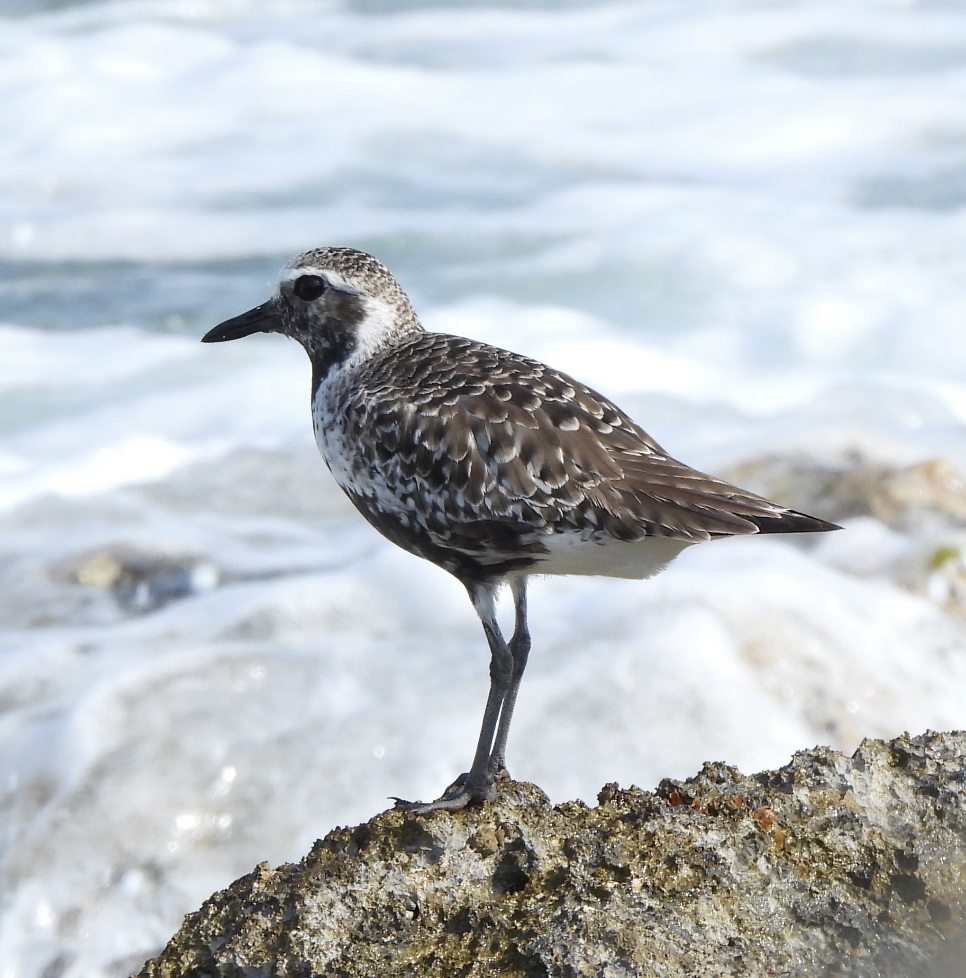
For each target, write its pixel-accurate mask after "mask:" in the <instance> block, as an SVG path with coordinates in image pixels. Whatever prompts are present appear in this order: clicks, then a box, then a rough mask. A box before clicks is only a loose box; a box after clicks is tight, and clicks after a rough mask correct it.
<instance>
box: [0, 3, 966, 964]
mask: <svg viewBox="0 0 966 978" xmlns="http://www.w3.org/2000/svg"><path fill="white" fill-rule="evenodd" d="M0 119H2V124H0V320H2V324H3V325H0V621H2V631H0V881H2V882H0V978H120V976H124V975H127V974H128V973H130V972H131V971H134V970H136V969H137V968H138V967H139V966H140V965H141V963H142V962H143V961H144V959H145V958H146V957H148V956H149V955H150V954H152V953H154V952H156V951H157V950H158V949H159V948H160V947H161V946H162V945H163V943H164V942H165V941H166V940H167V938H168V937H169V936H170V935H171V934H172V933H173V932H174V930H175V929H176V928H177V926H178V925H179V923H180V919H181V915H182V914H184V913H186V912H188V911H190V910H193V909H196V908H197V906H198V905H199V904H200V903H201V901H202V900H203V899H204V898H205V897H206V896H207V895H208V894H209V893H210V892H211V891H213V890H214V889H216V888H219V887H221V886H224V885H226V884H227V883H228V882H230V881H231V880H232V879H233V878H235V877H237V876H239V875H241V874H242V873H245V872H247V871H249V870H250V869H251V868H252V867H253V866H254V865H255V864H256V863H257V862H259V861H261V860H263V859H266V860H268V861H269V862H272V863H278V862H281V861H283V860H290V859H296V858H298V857H299V856H301V855H302V854H303V853H304V852H305V851H306V850H307V848H308V846H309V845H310V844H311V842H312V841H313V840H314V839H315V838H317V837H318V836H321V835H322V834H324V833H325V832H326V831H327V830H328V829H330V828H332V827H333V826H334V825H335V824H337V823H342V824H345V823H354V822H357V821H361V820H363V819H365V818H367V817H368V816H370V815H372V814H373V813H375V812H376V811H378V810H380V809H381V808H383V807H385V806H386V805H387V800H386V799H387V796H389V795H401V796H404V797H410V798H418V797H421V798H424V799H425V798H430V797H434V796H435V795H437V794H438V793H439V791H440V790H441V789H442V788H443V787H444V785H445V784H447V783H448V782H449V780H450V779H451V778H452V777H453V776H454V775H455V774H457V773H458V772H459V771H461V770H463V769H464V768H465V766H466V763H467V760H468V758H469V756H470V754H471V751H472V747H473V741H474V738H475V735H476V731H477V727H478V721H479V716H480V711H481V709H482V704H483V699H484V696H485V689H486V682H487V656H486V653H485V650H484V642H483V637H482V633H481V631H480V629H479V625H478V623H477V621H476V619H475V616H474V614H473V611H472V609H471V607H470V604H469V602H468V601H467V600H466V596H465V594H464V593H463V592H462V590H461V588H460V587H459V585H457V584H456V583H455V582H453V581H452V580H450V579H449V578H447V576H446V575H445V574H443V573H442V572H441V571H438V570H436V569H435V568H433V567H431V566H429V565H426V564H423V563H421V562H420V561H418V560H416V559H415V558H412V557H409V556H408V555H406V554H403V553H401V552H399V551H396V550H394V549H393V548H392V547H391V546H390V545H389V544H387V543H385V542H384V541H382V539H381V538H380V537H378V535H377V534H376V533H375V532H374V531H372V530H371V529H369V528H368V526H366V525H365V524H364V523H363V522H362V521H361V519H360V518H359V517H358V516H357V515H356V514H355V512H354V511H352V510H351V507H350V506H349V505H348V504H347V503H346V502H345V500H344V499H342V498H341V496H340V493H339V491H338V490H337V489H336V488H335V486H334V484H333V483H332V481H331V479H330V477H329V475H328V473H327V472H326V471H325V469H324V466H323V464H322V462H321V460H320V459H319V458H318V455H317V453H316V450H315V447H314V445H313V442H312V434H311V427H310V419H309V409H308V408H309V406H308V398H309V371H308V364H307V362H306V361H305V358H304V355H303V353H302V352H301V350H300V348H298V347H296V346H295V345H294V344H292V343H290V342H288V341H286V340H284V339H283V338H281V337H266V336H258V337H252V338H250V339H248V340H246V341H244V342H242V343H235V344H229V345H226V346H219V347H214V348H204V347H202V346H200V345H199V344H198V342H197V340H198V337H199V336H200V335H201V334H202V333H203V332H204V331H205V330H207V329H208V328H210V327H211V326H212V325H214V324H215V323H217V322H219V321H220V320H221V319H224V318H226V317H228V316H231V315H234V314H237V313H239V312H242V311H243V310H245V309H247V308H249V307H250V306H252V305H255V304H257V303H258V302H260V301H262V300H263V299H265V298H267V296H268V295H269V294H270V292H271V290H272V289H273V287H274V280H275V275H276V273H277V270H278V269H279V268H280V266H281V265H282V264H283V263H284V262H285V261H286V260H287V259H288V258H289V257H291V255H292V254H294V253H296V252H298V251H300V250H303V249H305V248H308V247H312V246H317V245H322V244H345V245H352V246H355V247H359V248H363V249H365V250H368V251H371V252H373V253H374V254H376V255H377V256H378V257H380V258H381V259H383V260H384V261H385V262H386V263H387V264H388V265H389V266H390V267H391V268H392V269H393V271H394V272H395V273H396V274H397V277H398V278H399V279H400V281H401V282H402V284H403V286H404V287H405V288H406V289H407V290H408V291H409V293H410V295H411V296H412V297H413V299H414V301H415V303H416V305H417V308H418V309H419V310H420V312H421V314H422V317H423V320H424V323H425V324H426V325H427V326H428V327H429V328H431V329H440V330H446V331H450V332H456V333H461V334H465V335H469V336H473V337H476V338H479V339H484V340H488V341H491V342H494V343H497V344H500V345H503V346H509V347H512V348H514V349H517V350H519V351H521V352H524V353H528V354H530V355H534V356H537V357H540V358H541V359H544V360H547V361H549V362H550V363H552V364H554V365H555V366H558V367H561V368H563V369H565V370H568V371H570V372H571V373H574V374H576V375H578V376H579V377H581V379H583V380H585V381H587V382H589V383H591V384H592V385H593V386H595V387H597V388H598V389H599V390H602V391H603V392H605V393H607V394H609V395H611V396H613V397H614V398H616V399H617V400H618V402H619V403H620V404H621V405H622V406H623V407H625V408H626V409H627V410H629V411H630V412H631V413H632V414H633V415H634V416H635V417H636V418H637V419H638V420H639V421H640V422H641V423H642V424H643V425H644V427H645V428H647V429H648V430H649V431H650V432H651V433H652V434H653V435H654V436H655V437H656V438H657V439H658V440H659V441H660V442H661V443H663V444H664V445H665V446H666V447H667V448H668V449H669V450H670V451H671V452H672V453H673V454H675V455H676V456H678V457H680V458H682V459H684V460H685V461H687V462H689V463H691V464H693V465H696V466H698V467H701V468H704V469H706V470H709V471H713V472H715V473H716V474H721V475H725V476H729V477H731V478H733V479H736V480H738V481H741V482H742V484H744V485H747V486H748V487H749V488H753V489H757V490H758V491H761V492H766V493H770V494H772V495H774V496H775V497H776V498H780V499H781V500H782V501H784V502H786V503H788V504H790V505H794V506H796V507H797V508H800V509H806V510H809V511H813V512H815V513H816V515H822V516H826V517H828V518H831V519H835V520H838V521H841V522H843V523H845V525H846V526H847V531H846V532H844V533H839V534H834V535H829V536H826V537H823V538H821V539H817V540H804V539H798V540H780V539H767V540H766V539H758V540H756V539H751V540H748V539H742V540H735V541H730V542H727V543H718V544H715V545H713V546H707V547H700V548H696V549H693V550H691V551H688V552H687V553H685V554H684V555H683V556H682V557H681V558H679V560H678V561H677V562H676V563H675V565H673V566H672V568H671V569H670V570H668V571H667V572H666V573H665V574H664V575H663V576H662V577H660V578H658V579H656V580H654V581H651V582H643V583H642V582H626V581H602V580H598V579H558V580H545V581H538V582H536V583H535V585H534V587H533V596H532V611H531V623H532V630H533V633H534V654H533V656H532V657H531V665H530V670H529V674H528V677H527V682H526V683H525V685H524V688H523V693H522V696H521V700H520V704H519V708H518V715H517V719H516V723H515V730H514V735H513V737H512V739H511V744H510V748H511V749H510V758H509V761H510V768H511V770H512V771H513V772H514V773H515V774H516V775H517V776H519V777H525V778H527V779H530V780H534V781H536V782H537V783H538V784H540V785H541V786H542V787H544V788H545V789H546V790H547V791H548V792H549V793H550V795H551V797H552V798H553V799H554V800H557V801H560V800H564V799H566V798H570V797H582V798H584V799H586V800H587V801H589V802H592V801H593V800H594V797H595V794H596V791H597V790H598V789H599V787H600V786H601V785H602V784H603V783H604V782H605V781H611V780H619V781H621V782H623V783H631V782H634V783H637V784H639V785H641V786H643V787H653V786H654V785H655V784H656V782H657V780H658V779H660V778H661V777H663V776H669V775H671V776H677V777H684V776H687V775H689V774H691V773H693V772H694V771H695V770H696V768H697V767H698V766H699V765H700V763H701V762H702V761H703V760H710V759H720V760H725V761H728V762H730V763H733V764H736V765H738V766H739V767H741V768H743V769H744V770H746V771H750V770H753V769H757V768H760V767H763V766H768V765H778V764H781V763H782V762H783V761H784V760H785V759H786V758H787V757H788V755H789V754H790V753H791V752H792V751H794V750H796V749H798V748H804V747H810V746H812V745H814V744H816V743H828V744H832V745H833V746H835V747H838V748H841V749H846V750H850V749H853V748H854V747H855V746H856V745H857V744H858V743H859V741H860V740H861V738H862V737H864V736H893V735H896V734H898V733H900V732H901V731H903V730H904V729H908V730H911V731H914V732H920V731H922V730H923V729H925V728H926V727H934V728H940V729H943V728H945V729H949V728H953V727H963V726H964V725H966V627H964V620H966V619H964V608H966V570H964V566H963V561H962V558H961V551H962V547H963V545H964V543H966V532H964V530H966V488H964V484H963V482H962V480H961V477H960V473H966V438H964V423H966V376H964V371H966V5H964V4H962V3H959V2H954V0H921V2H904V0H845V2H843V0H688V2H686V3H681V2H680V0H673V2H672V0H638V2H627V3H623V2H618V3H597V2H594V3H584V2H579V0H572V2H566V3H559V2H557V3H550V2H546V3H543V2H539V0H534V2H509V0H508V2H506V3H456V2H453V3H446V2H435V3H434V2H420V0H406V2H395V3H390V2H383V0H345V2H342V3H339V2H335V0H333V2H324V0H114V2H107V0H87V2H70V0H59V2H57V0H51V2H42V0H6V3H4V4H3V7H2V13H0Z"/></svg>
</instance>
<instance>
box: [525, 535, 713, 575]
mask: <svg viewBox="0 0 966 978" xmlns="http://www.w3.org/2000/svg"><path fill="white" fill-rule="evenodd" d="M693 542H694V541H688V540H672V539H670V538H668V537H644V539H643V540H635V541H633V542H630V543H628V542H626V541H623V540H614V539H612V538H605V539H604V540H595V539H587V538H585V537H583V536H582V535H581V534H579V533H555V534H553V535H552V536H549V537H542V538H541V543H543V545H544V546H545V547H546V548H547V553H546V554H540V555H535V556H536V565H535V566H533V567H532V568H531V569H530V570H529V573H532V574H580V575H584V576H588V577H626V578H632V579H634V580H642V579H643V578H645V577H653V576H654V575H655V574H658V573H660V572H661V571H662V570H664V568H665V567H667V565H668V564H669V563H670V562H671V561H672V560H674V558H675V557H677V555H678V554H679V553H680V552H681V551H682V550H684V548H685V547H690V546H691V544H692V543H693Z"/></svg>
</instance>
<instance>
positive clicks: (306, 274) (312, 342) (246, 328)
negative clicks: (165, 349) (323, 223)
mask: <svg viewBox="0 0 966 978" xmlns="http://www.w3.org/2000/svg"><path fill="white" fill-rule="evenodd" d="M421 329H422V327H421V326H420V325H419V320H418V319H417V318H416V313H415V312H414V311H413V307H412V305H411V304H410V302H409V298H408V297H407V295H406V293H405V292H403V290H402V289H401V288H400V286H399V283H398V282H397V281H396V280H395V279H394V278H393V277H392V275H391V274H390V272H389V270H388V269H387V268H386V266H385V265H383V264H382V262H380V261H378V260H377V259H375V258H373V257H372V255H367V254H366V253H365V252H363V251H356V250H355V249H353V248H319V249H317V250H315V251H306V252H305V253H304V254H301V255H298V256H297V257H296V258H293V259H292V261H290V262H289V263H288V264H287V265H286V266H285V268H283V269H282V274H281V276H280V277H279V282H278V289H277V291H276V293H275V295H274V296H272V298H271V299H269V300H268V301H267V302H263V303H262V304H261V305H260V306H256V307H255V308H254V309H249V311H248V312H244V313H242V314H241V315H240V316H235V318H234V319H228V320H226V321H225V322H223V323H220V324H219V325H218V326H216V327H215V328H214V329H212V330H210V331H209V332H208V333H206V334H205V335H204V336H203V337H202V340H201V342H202V343H222V342H224V341H225V340H237V339H239V338H240V337H242V336H250V335H251V334H252V333H284V334H285V335H286V336H291V337H292V338H293V339H296V340H298V341H299V343H301V344H302V346H304V347H305V351H306V353H308V355H309V357H310V359H311V360H312V364H313V367H314V368H315V371H316V373H317V375H319V376H325V374H327V373H328V371H329V370H330V369H331V368H332V367H333V366H336V365H339V364H346V363H348V362H350V361H352V362H360V361H363V360H365V359H367V358H368V357H370V356H372V355H373V354H374V353H376V352H377V351H379V350H382V349H384V348H385V347H391V346H392V345H394V344H396V343H398V342H400V341H401V340H403V339H405V337H406V336H408V335H410V334H412V333H414V332H419V331H421Z"/></svg>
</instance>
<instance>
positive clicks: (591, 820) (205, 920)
mask: <svg viewBox="0 0 966 978" xmlns="http://www.w3.org/2000/svg"><path fill="white" fill-rule="evenodd" d="M964 752H966V733H948V734H926V735H923V736H920V737H908V736H904V737H901V738H898V739H897V740H894V741H891V742H883V741H865V742H864V743H863V744H862V745H861V747H859V749H858V750H857V751H856V752H855V754H853V755H852V756H851V757H847V756H845V755H842V754H839V753H836V752H835V751H832V750H829V749H826V748H816V749H815V750H811V751H804V752H801V753H799V754H797V755H795V757H794V758H793V760H792V762H791V763H790V764H788V765H787V766H786V767H784V768H782V769H781V770H778V771H766V772H763V773H761V774H757V775H755V776H753V777H746V776H744V775H742V774H741V773H739V772H738V771H737V770H735V769H734V768H731V767H728V766H726V765H724V764H706V765H705V766H704V768H703V770H702V771H701V772H700V773H699V774H698V775H697V776H696V777H694V778H691V779H689V780H688V781H684V782H678V781H670V780H666V781H663V782H662V783H661V785H660V786H659V787H658V789H657V791H656V792H647V791H642V790H640V789H638V788H634V787H631V788H626V789H625V788H620V787H619V786H617V785H615V784H611V785H607V786H605V787H604V789H603V790H602V791H601V793H600V798H599V804H598V806H597V807H595V808H589V807H587V806H586V805H584V804H582V803H579V802H568V803H565V804H562V805H557V806H552V805H550V803H549V802H548V800H547V799H546V797H545V796H544V795H543V794H542V793H541V792H540V790H539V789H538V788H536V787H534V786H533V785H528V784H520V783H515V782H504V783H503V784H502V785H501V788H500V792H499V797H498V800H497V801H496V802H495V803H494V804H493V805H490V806H487V807H482V808H471V809H469V810H466V811H464V812H459V813H457V814H447V813H444V812H437V813H434V814H433V815H430V816H428V817H423V818H417V817H415V816H413V815H411V814H409V813H408V812H406V811H404V810H401V809H395V810H390V811H387V812H384V813H383V814H381V815H377V816H376V817H375V818H373V819H372V820H371V821H369V822H368V823H367V824H365V825H360V826H356V827H355V828H346V829H343V828H339V829H335V830H334V831H332V832H330V833H329V835H327V836H326V837H325V839H322V840H321V841H319V842H317V843H316V844H315V845H314V846H313V848H312V850H311V852H310V853H309V854H308V855H307V856H306V857H305V858H304V859H303V860H302V861H301V862H299V863H297V864H288V865H284V866H281V867H279V868H278V869H272V868H271V867H269V866H268V864H266V863H263V864H262V865H261V866H259V867H257V868H256V869H255V871H254V872H253V873H251V874H249V875H248V876H245V877H243V878H242V879H240V880H238V881H237V882H235V883H234V884H232V886H230V887H229V888H228V889H226V890H224V891H222V892H221V893H218V894H216V895H214V896H213V897H212V898H211V899H210V900H209V901H208V902H207V903H205V905H204V906H203V907H202V908H201V910H200V911H199V912H198V913H196V914H192V915H189V916H188V917H187V918H186V920H185V923H184V926H183V927H182V929H181V931H180V932H179V933H178V934H177V935H176V936H175V937H174V938H173V939H172V941H171V942H170V943H169V945H168V946H167V948H165V950H164V951H163V952H162V954H161V955H160V956H159V957H158V958H156V959H155V960H153V961H151V962H149V963H148V964H146V965H145V967H144V970H143V971H142V972H141V975H142V976H143V978H188V976H191V978H200V976H225V978H227V976H232V978H235V976H240V975H249V976H254V975H259V976H261V975H265V976H267V975H273V976H280V978H295V976H299V978H302V976H310V975H338V976H342V978H355V976H360V978H361V976H367V978H376V976H380V978H381V976H390V975H392V976H403V975H420V976H430V978H431V976H440V978H442V976H447V978H450V976H455V975H465V976H471V975H479V976H483V975H515V976H521V978H522V976H528V978H537V976H568V978H570V976H582V975H594V976H601V978H611V976H613V978H616V976H651V975H661V976H681V978H684V976H689V978H699V976H707V978H711V976H714V978H719V976H723V975H747V976H762V978H764V976H766V975H794V976H802V978H807V976H812V975H814V976H819V975H822V976H829V975H850V976H853V975H854V976H870V978H871V976H878V978H890V976H895V978H900V976H907V975H908V976H912V975H916V976H920V975H932V974H935V975H939V974H942V976H943V978H946V976H949V978H952V976H953V975H958V974H960V973H961V972H960V971H959V970H958V968H959V964H960V963H961V959H960V958H959V957H958V951H956V950H955V949H956V946H957V942H958V941H959V940H961V939H962V936H963V933H964V927H966V759H964ZM934 967H936V968H941V969H942V970H941V971H934V970H932V969H933V968H934Z"/></svg>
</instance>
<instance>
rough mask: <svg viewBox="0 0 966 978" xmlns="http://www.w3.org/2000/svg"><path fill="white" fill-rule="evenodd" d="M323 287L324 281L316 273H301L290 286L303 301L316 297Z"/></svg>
mask: <svg viewBox="0 0 966 978" xmlns="http://www.w3.org/2000/svg"><path fill="white" fill-rule="evenodd" d="M325 289H326V285H325V282H324V280H323V279H321V278H319V276H318V275H303V276H302V277H301V278H297V279H296V280H295V285H294V286H292V291H293V292H294V293H295V294H296V295H297V296H298V297H299V298H300V299H302V300H304V301H305V302H311V301H312V300H313V299H318V297H319V296H320V295H322V293H323V292H324V291H325Z"/></svg>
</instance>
